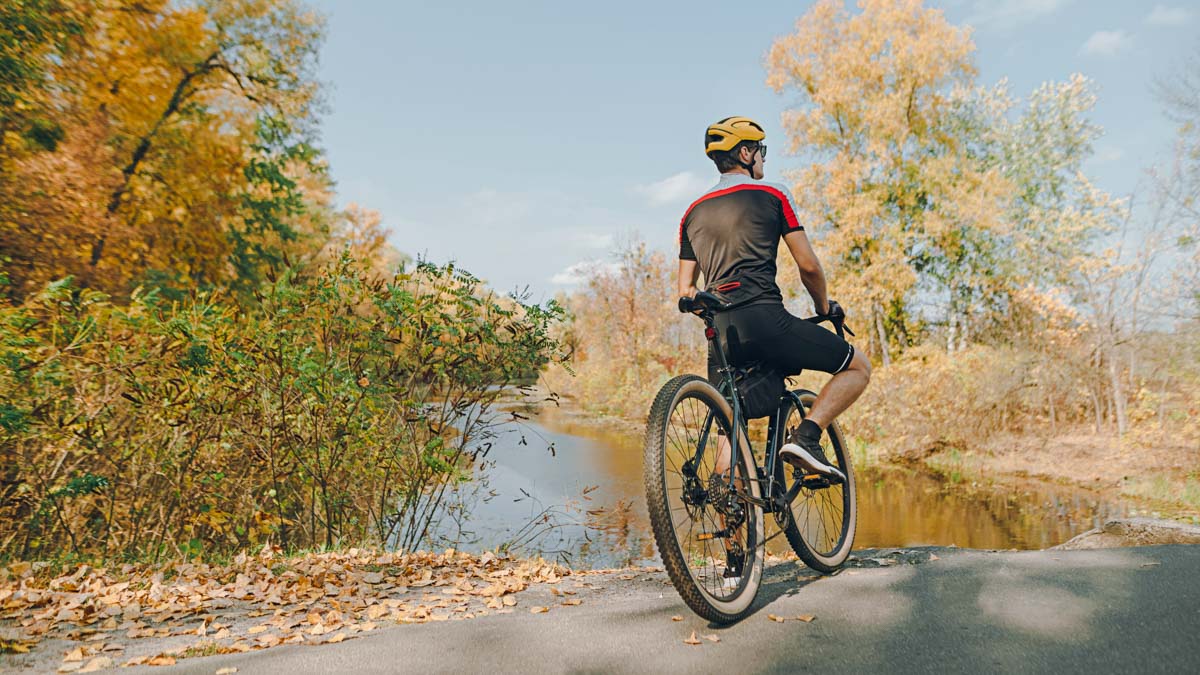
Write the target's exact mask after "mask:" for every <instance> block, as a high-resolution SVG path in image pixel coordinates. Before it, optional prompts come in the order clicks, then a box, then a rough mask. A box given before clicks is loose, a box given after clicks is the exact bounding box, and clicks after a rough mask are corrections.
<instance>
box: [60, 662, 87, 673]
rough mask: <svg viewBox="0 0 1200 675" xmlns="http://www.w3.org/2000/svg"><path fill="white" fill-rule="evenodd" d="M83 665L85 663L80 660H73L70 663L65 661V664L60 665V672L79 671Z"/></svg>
mask: <svg viewBox="0 0 1200 675" xmlns="http://www.w3.org/2000/svg"><path fill="white" fill-rule="evenodd" d="M82 667H83V664H82V663H79V662H78V661H73V662H70V663H64V664H62V665H60V666H59V667H58V672H60V673H74V672H77V671H78V670H79V669H80V668H82Z"/></svg>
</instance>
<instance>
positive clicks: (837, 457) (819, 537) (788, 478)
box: [775, 391, 858, 573]
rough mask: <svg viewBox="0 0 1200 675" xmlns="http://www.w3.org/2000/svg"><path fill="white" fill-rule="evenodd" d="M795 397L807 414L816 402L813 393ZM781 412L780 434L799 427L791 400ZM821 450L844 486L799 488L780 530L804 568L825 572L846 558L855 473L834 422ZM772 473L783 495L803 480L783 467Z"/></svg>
mask: <svg viewBox="0 0 1200 675" xmlns="http://www.w3.org/2000/svg"><path fill="white" fill-rule="evenodd" d="M798 398H799V400H800V401H801V403H802V404H803V405H804V406H805V408H806V409H807V408H809V407H811V406H812V403H813V400H815V398H816V397H815V395H814V394H812V392H807V391H805V392H800V393H799V394H798ZM785 409H786V410H787V417H786V418H785V422H784V425H783V429H784V431H785V433H786V432H787V431H790V430H792V429H795V428H796V427H798V426H800V422H801V421H802V420H803V419H804V418H803V416H802V415H801V413H800V411H799V410H798V409H797V408H796V405H795V401H794V400H792V402H790V403H789V404H787V406H786V408H785ZM821 448H822V449H823V450H824V451H825V456H826V458H828V459H829V461H830V462H831V463H833V464H834V465H835V466H837V467H838V468H839V469H841V470H842V472H843V473H845V474H846V481H845V482H844V483H841V484H837V485H828V486H819V487H813V488H809V487H801V488H800V491H799V493H798V494H797V495H796V498H795V499H793V500H792V503H791V506H790V509H791V514H790V516H789V518H788V523H787V527H786V528H785V530H784V531H785V533H786V535H787V539H788V543H789V544H791V546H792V550H794V551H795V552H796V555H798V556H800V559H801V560H803V561H804V563H805V564H806V565H808V566H809V567H811V568H813V569H815V570H817V571H820V572H824V573H829V572H832V571H834V570H836V569H837V568H838V567H840V566H841V565H842V563H844V562H845V561H846V558H847V557H848V556H849V555H850V550H851V548H852V547H853V545H854V531H855V528H856V526H857V522H858V507H857V503H856V494H855V483H854V470H853V467H852V466H851V463H850V458H849V455H848V453H847V452H846V444H845V439H844V438H843V437H842V433H841V429H840V428H839V427H838V426H837V423H836V422H834V423H833V424H830V425H829V428H828V429H826V432H825V433H824V434H823V435H822V436H821ZM775 472H776V474H775V475H776V478H777V480H780V481H782V484H783V488H784V490H785V491H786V490H790V489H791V488H792V486H793V485H794V484H795V482H796V481H797V480H802V477H801V476H800V475H799V472H797V471H796V470H795V469H794V468H793V467H792V466H790V465H787V464H784V463H782V462H780V463H779V464H778V465H777V466H776V467H775Z"/></svg>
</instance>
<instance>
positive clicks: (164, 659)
mask: <svg viewBox="0 0 1200 675" xmlns="http://www.w3.org/2000/svg"><path fill="white" fill-rule="evenodd" d="M146 665H148V666H173V665H175V657H174V656H163V655H161V654H160V655H158V656H155V657H152V658H151V659H150V660H149V661H146Z"/></svg>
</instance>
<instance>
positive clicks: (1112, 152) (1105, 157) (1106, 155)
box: [1096, 145, 1125, 163]
mask: <svg viewBox="0 0 1200 675" xmlns="http://www.w3.org/2000/svg"><path fill="white" fill-rule="evenodd" d="M1124 156H1125V151H1124V150H1122V149H1121V148H1118V147H1117V146H1115V145H1103V146H1101V147H1099V148H1097V149H1096V161H1097V162H1102V163H1107V162H1117V161H1120V159H1121V158H1122V157H1124Z"/></svg>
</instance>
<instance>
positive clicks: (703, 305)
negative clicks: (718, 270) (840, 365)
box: [679, 291, 854, 338]
mask: <svg viewBox="0 0 1200 675" xmlns="http://www.w3.org/2000/svg"><path fill="white" fill-rule="evenodd" d="M731 304H732V303H730V302H728V301H726V300H725V299H724V298H721V297H719V296H717V295H714V294H712V293H709V292H708V291H697V292H696V296H695V297H694V298H689V297H688V296H686V295H684V296H680V298H679V311H680V312H682V313H683V314H698V315H699V316H700V317H701V318H706V319H711V318H712V315H713V314H714V313H716V312H718V311H724V310H727V309H730V308H731ZM829 309H830V312H829V313H828V314H818V315H816V316H810V317H808V318H806V319H804V320H805V321H808V322H810V323H825V322H826V321H828V322H830V323H832V324H833V329H834V330H835V331H837V335H838V337H840V338H845V337H846V335H849V336H850V337H854V331H852V330H850V327H849V326H847V325H846V312H845V310H843V309H842V307H841V305H839V304H837V303H836V302H834V301H833V300H830V301H829Z"/></svg>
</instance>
